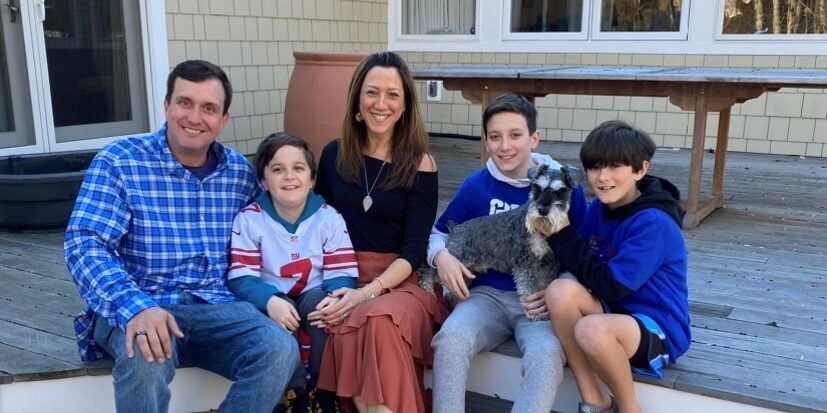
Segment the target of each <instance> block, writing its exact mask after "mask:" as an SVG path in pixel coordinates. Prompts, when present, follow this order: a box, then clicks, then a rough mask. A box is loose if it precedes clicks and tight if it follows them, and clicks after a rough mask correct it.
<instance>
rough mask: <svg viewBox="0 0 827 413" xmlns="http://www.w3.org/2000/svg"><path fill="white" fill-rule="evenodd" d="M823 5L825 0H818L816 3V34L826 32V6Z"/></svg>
mask: <svg viewBox="0 0 827 413" xmlns="http://www.w3.org/2000/svg"><path fill="white" fill-rule="evenodd" d="M825 3H826V2H825V0H818V1H817V2H816V18H817V20H818V23H817V24H816V30H817V33H825V32H827V4H825Z"/></svg>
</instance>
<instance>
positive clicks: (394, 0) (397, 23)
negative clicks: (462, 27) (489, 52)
mask: <svg viewBox="0 0 827 413" xmlns="http://www.w3.org/2000/svg"><path fill="white" fill-rule="evenodd" d="M475 1H476V4H475V7H474V34H403V33H402V0H390V1H389V2H388V17H390V16H393V18H389V19H388V31H389V32H390V33H392V38H393V39H396V41H397V42H400V43H426V42H427V43H430V42H436V43H452V42H459V43H463V42H476V41H478V40H479V32H480V30H479V28H480V3H481V2H485V1H489V0H475Z"/></svg>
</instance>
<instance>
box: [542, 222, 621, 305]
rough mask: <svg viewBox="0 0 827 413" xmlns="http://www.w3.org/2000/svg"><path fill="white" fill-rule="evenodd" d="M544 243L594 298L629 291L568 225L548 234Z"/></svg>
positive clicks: (618, 296)
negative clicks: (546, 243)
mask: <svg viewBox="0 0 827 413" xmlns="http://www.w3.org/2000/svg"><path fill="white" fill-rule="evenodd" d="M548 243H549V246H550V247H551V249H552V250H553V251H554V256H555V257H557V260H558V261H560V264H561V265H562V266H563V268H565V269H567V270H569V271H570V272H571V273H572V275H574V276H575V277H577V281H579V282H580V283H581V284H583V285H584V286H585V287H586V288H588V289H589V290H591V291H592V293H594V295H595V296H597V297H598V298H601V299H603V300H606V301H615V300H619V299H621V298H623V297H625V296H627V295H629V294H631V293H632V292H633V291H632V290H630V289H629V288H627V287H626V286H624V285H623V284H621V283H619V282H618V281H617V279H616V278H615V276H614V274H613V273H612V269H611V268H610V267H609V265H608V264H607V263H605V262H603V261H602V260H600V258H599V257H598V256H597V254H596V253H595V251H593V250H592V249H591V248H590V247H589V243H588V242H587V241H586V240H585V239H583V238H581V237H580V236H579V235H577V231H575V229H574V228H573V227H572V226H571V225H569V226H567V227H565V228H563V229H562V230H561V231H560V232H558V233H556V234H553V235H552V236H550V237H549V238H548Z"/></svg>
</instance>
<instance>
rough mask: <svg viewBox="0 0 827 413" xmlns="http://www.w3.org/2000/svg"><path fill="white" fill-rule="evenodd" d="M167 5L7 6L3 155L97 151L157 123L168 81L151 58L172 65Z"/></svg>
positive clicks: (3, 16)
mask: <svg viewBox="0 0 827 413" xmlns="http://www.w3.org/2000/svg"><path fill="white" fill-rule="evenodd" d="M159 3H161V4H160V5H159ZM162 3H163V2H146V1H134V0H45V1H21V2H18V3H17V4H19V8H17V7H15V8H12V7H2V6H0V29H2V30H0V156H3V155H10V154H22V153H36V152H58V151H68V150H81V149H95V148H99V147H101V146H102V145H103V144H105V143H106V142H108V141H111V140H112V139H114V138H117V137H120V136H125V135H131V134H136V133H142V132H147V131H149V129H150V124H152V122H151V120H152V119H154V118H157V116H158V115H159V114H160V113H161V112H160V110H159V109H156V108H155V105H153V106H152V109H153V111H154V112H150V106H149V102H154V101H156V99H155V98H154V97H153V96H157V95H158V91H157V90H155V88H158V87H159V86H158V85H159V84H162V83H163V81H162V80H161V79H159V77H160V76H159V75H157V74H155V73H154V72H152V71H150V70H149V69H148V62H149V61H153V63H154V64H155V65H156V67H157V66H159V65H161V66H166V40H165V39H163V36H157V35H156V36H154V34H156V33H155V30H162V29H163V28H157V27H156V29H154V30H153V24H154V25H155V26H157V25H161V26H163V25H164V19H163V4H162ZM142 13H144V18H143V19H142ZM150 14H151V15H152V16H150ZM158 15H161V16H162V18H161V19H160V20H159V19H157V17H158ZM153 17H154V18H153ZM156 20H157V21H159V22H160V23H157V22H156V23H150V22H152V21H156ZM142 22H143V23H142ZM142 24H143V25H144V26H143V27H142ZM149 38H153V39H154V43H153V44H145V39H149ZM145 54H147V55H146V56H145ZM150 73H151V75H150ZM165 74H166V73H163V75H165ZM148 75H150V76H152V78H149V80H148V78H147V76H148ZM159 80H161V81H160V82H159ZM151 85H155V88H153V87H152V86H151ZM161 86H163V85H161Z"/></svg>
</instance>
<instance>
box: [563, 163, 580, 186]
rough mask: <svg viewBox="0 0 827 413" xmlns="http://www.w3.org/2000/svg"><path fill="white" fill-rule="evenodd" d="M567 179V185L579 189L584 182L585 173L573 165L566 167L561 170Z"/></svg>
mask: <svg viewBox="0 0 827 413" xmlns="http://www.w3.org/2000/svg"><path fill="white" fill-rule="evenodd" d="M560 170H561V171H562V172H563V176H564V177H565V178H566V184H567V185H568V186H569V187H570V188H577V187H578V186H579V185H580V183H581V182H583V178H584V176H583V171H582V170H581V169H580V168H578V167H576V166H573V165H566V166H563V167H561V168H560Z"/></svg>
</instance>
